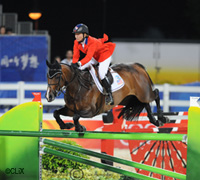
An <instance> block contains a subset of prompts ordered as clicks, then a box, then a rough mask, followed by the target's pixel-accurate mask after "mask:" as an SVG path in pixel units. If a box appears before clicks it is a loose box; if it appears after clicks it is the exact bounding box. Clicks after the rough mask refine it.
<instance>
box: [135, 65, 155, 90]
mask: <svg viewBox="0 0 200 180" xmlns="http://www.w3.org/2000/svg"><path fill="white" fill-rule="evenodd" d="M135 64H136V65H138V66H140V67H141V68H142V69H144V70H145V72H146V74H147V76H148V78H149V80H150V83H151V85H152V86H154V84H153V81H152V79H151V78H150V76H149V73H148V72H147V70H146V68H145V67H144V66H143V65H142V64H140V63H135Z"/></svg>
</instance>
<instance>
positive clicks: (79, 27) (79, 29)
mask: <svg viewBox="0 0 200 180" xmlns="http://www.w3.org/2000/svg"><path fill="white" fill-rule="evenodd" d="M72 33H86V34H88V35H89V29H88V27H87V26H86V25H85V24H82V23H81V24H77V25H76V26H75V27H74V29H73V31H72Z"/></svg>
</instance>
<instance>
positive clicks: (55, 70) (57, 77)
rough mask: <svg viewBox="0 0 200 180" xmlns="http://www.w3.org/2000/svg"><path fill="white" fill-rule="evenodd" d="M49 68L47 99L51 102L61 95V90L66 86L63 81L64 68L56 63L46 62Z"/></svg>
mask: <svg viewBox="0 0 200 180" xmlns="http://www.w3.org/2000/svg"><path fill="white" fill-rule="evenodd" d="M46 64H47V66H48V68H49V70H48V73H47V79H48V87H47V92H46V99H47V101H48V102H51V101H53V100H54V99H55V97H56V96H58V95H59V92H60V91H61V88H62V87H63V86H64V82H63V79H62V68H61V65H60V64H59V63H58V62H57V61H55V62H54V63H53V64H51V63H49V62H48V61H46Z"/></svg>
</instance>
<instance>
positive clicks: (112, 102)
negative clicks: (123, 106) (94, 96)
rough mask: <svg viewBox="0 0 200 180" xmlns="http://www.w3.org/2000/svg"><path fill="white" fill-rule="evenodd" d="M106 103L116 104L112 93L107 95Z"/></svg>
mask: <svg viewBox="0 0 200 180" xmlns="http://www.w3.org/2000/svg"><path fill="white" fill-rule="evenodd" d="M106 105H114V100H113V97H112V94H111V93H108V94H107V95H106Z"/></svg>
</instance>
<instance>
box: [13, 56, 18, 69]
mask: <svg viewBox="0 0 200 180" xmlns="http://www.w3.org/2000/svg"><path fill="white" fill-rule="evenodd" d="M13 61H14V63H15V65H16V67H18V66H19V58H18V57H17V56H15V57H14V60H13Z"/></svg>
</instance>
